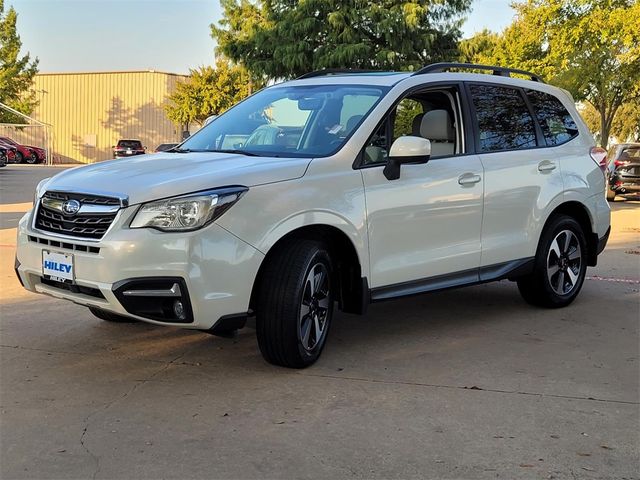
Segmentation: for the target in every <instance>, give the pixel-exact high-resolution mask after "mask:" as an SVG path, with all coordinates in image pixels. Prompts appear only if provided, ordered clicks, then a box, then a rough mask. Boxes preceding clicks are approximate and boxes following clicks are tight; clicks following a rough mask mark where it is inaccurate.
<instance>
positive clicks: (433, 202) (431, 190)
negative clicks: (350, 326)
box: [361, 88, 484, 300]
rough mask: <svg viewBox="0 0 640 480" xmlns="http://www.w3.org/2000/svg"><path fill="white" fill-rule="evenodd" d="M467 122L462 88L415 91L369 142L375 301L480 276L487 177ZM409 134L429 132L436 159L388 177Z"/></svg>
mask: <svg viewBox="0 0 640 480" xmlns="http://www.w3.org/2000/svg"><path fill="white" fill-rule="evenodd" d="M425 117H426V119H425ZM440 122H446V124H442V123H440ZM463 124H464V122H463V120H462V114H461V109H460V104H459V95H458V92H457V89H456V88H442V89H439V90H437V91H433V90H430V91H423V92H417V93H412V94H411V95H409V96H407V97H406V98H405V99H403V100H402V101H401V102H400V103H399V104H398V105H397V107H396V108H394V110H393V111H392V112H391V113H390V114H389V116H388V118H387V120H386V121H385V122H383V124H382V125H381V126H380V127H379V129H378V130H377V131H376V132H375V133H374V135H373V136H372V138H371V139H370V141H369V142H368V145H367V146H365V149H364V151H363V161H362V163H361V172H362V177H363V182H364V187H365V197H366V208H367V223H368V234H369V248H370V269H371V274H370V275H371V278H370V282H371V285H370V286H371V287H372V298H373V299H374V300H376V299H382V298H385V297H386V296H389V297H390V296H396V295H402V294H410V293H417V292H418V291H424V290H428V289H432V288H438V286H440V287H442V286H452V285H453V284H456V283H457V284H461V283H469V282H473V281H477V279H478V268H479V265H480V249H481V248H480V232H481V224H482V202H483V176H484V175H483V169H482V163H481V162H480V159H479V157H478V156H476V155H466V154H465V146H464V143H465V140H464V138H465V136H464V134H463V131H462V130H463V128H462V125H463ZM407 134H408V135H411V134H413V135H421V136H423V137H425V138H429V140H431V142H432V157H431V159H430V160H429V162H428V163H426V164H405V165H402V167H401V171H400V178H399V179H397V180H388V179H387V178H386V177H385V176H384V174H383V167H384V165H385V163H386V155H387V152H388V149H389V148H390V145H391V143H392V142H393V140H395V138H397V137H399V136H401V135H407ZM430 137H431V138H430ZM434 277H437V278H435V283H434V281H433V280H434ZM430 279H431V283H430V282H429V280H430ZM425 281H426V282H425ZM439 281H440V283H438V282H439ZM442 282H444V283H442ZM451 282H453V283H451ZM399 284H404V285H399ZM382 287H385V288H382ZM389 287H391V288H389ZM376 289H378V290H376Z"/></svg>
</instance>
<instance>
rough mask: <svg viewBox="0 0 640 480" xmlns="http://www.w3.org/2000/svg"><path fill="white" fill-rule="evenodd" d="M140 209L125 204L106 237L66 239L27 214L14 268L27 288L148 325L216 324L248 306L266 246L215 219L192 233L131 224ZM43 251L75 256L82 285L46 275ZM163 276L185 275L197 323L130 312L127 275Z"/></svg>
mask: <svg viewBox="0 0 640 480" xmlns="http://www.w3.org/2000/svg"><path fill="white" fill-rule="evenodd" d="M135 210H136V207H129V208H126V209H123V210H121V211H120V213H119V214H118V216H117V217H116V220H115V221H114V222H113V224H112V226H111V228H110V229H109V231H108V232H107V233H106V234H105V236H104V237H103V239H102V240H100V241H89V240H86V239H70V238H68V237H65V238H61V237H59V236H56V235H52V234H49V233H46V232H42V231H39V230H36V229H34V228H33V227H32V223H31V212H29V213H27V214H26V215H25V216H24V217H23V218H22V219H21V221H20V224H19V226H18V239H17V252H16V273H17V274H18V277H19V279H20V281H21V282H22V284H23V286H24V287H25V288H26V289H27V290H29V291H32V292H37V293H43V294H47V295H51V296H53V297H57V298H62V299H65V300H70V301H72V302H74V303H77V304H80V305H84V306H88V307H95V308H99V309H102V310H107V311H110V312H113V313H117V314H120V315H127V316H131V317H134V318H137V319H139V320H143V321H146V322H149V323H154V324H160V325H173V326H179V327H186V328H195V329H211V328H212V327H214V326H215V325H216V323H218V321H219V319H221V318H223V317H229V316H231V315H237V314H241V313H246V312H247V311H248V308H249V300H250V297H251V290H252V288H253V282H254V280H255V278H256V275H257V272H258V269H259V267H260V264H261V262H262V260H263V258H264V255H263V254H262V253H261V252H259V251H258V250H256V249H255V248H254V247H252V246H251V245H249V244H247V243H245V242H243V241H242V240H240V239H238V238H237V237H235V236H234V235H231V234H230V233H229V232H227V231H226V230H225V229H223V228H222V227H220V226H218V225H216V224H215V223H214V224H211V225H209V226H207V227H205V228H204V229H202V230H198V231H195V232H187V233H163V232H158V231H156V230H152V229H129V228H126V225H128V224H129V222H130V220H131V216H132V215H133V214H134V213H135ZM43 250H48V251H57V252H63V253H67V254H72V255H73V259H74V260H73V261H74V271H75V285H76V286H77V287H78V288H74V289H67V288H66V287H65V286H63V285H60V284H56V283H55V282H51V281H48V280H47V279H45V278H44V277H43V275H42V251H43ZM158 278H175V279H182V281H184V288H183V290H186V292H188V293H187V295H188V298H187V302H188V303H189V306H190V308H191V309H192V321H191V322H189V323H184V322H171V321H164V320H158V319H153V318H144V317H141V316H137V315H132V314H131V308H129V310H130V311H127V309H126V308H125V306H124V305H123V302H122V301H121V300H119V299H118V288H119V286H121V285H122V284H123V281H129V280H131V279H136V280H139V279H150V280H152V281H153V279H158ZM61 287H63V288H61ZM121 298H122V297H121Z"/></svg>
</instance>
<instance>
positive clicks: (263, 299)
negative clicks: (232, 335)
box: [256, 240, 334, 368]
mask: <svg viewBox="0 0 640 480" xmlns="http://www.w3.org/2000/svg"><path fill="white" fill-rule="evenodd" d="M268 262H269V263H268V264H267V265H265V270H264V271H263V273H262V275H261V280H260V284H259V290H258V299H257V309H256V335H257V337H258V345H259V347H260V351H261V352H262V356H263V357H264V358H265V360H266V361H267V362H269V363H272V364H274V365H280V366H283V367H290V368H305V367H308V366H309V365H311V364H313V363H314V362H315V361H316V360H317V359H318V357H320V354H321V353H322V349H323V347H324V345H325V343H326V339H327V334H328V331H329V327H330V326H331V317H332V315H333V299H334V292H333V284H334V277H333V265H332V262H331V257H330V255H329V252H328V250H327V248H326V247H325V246H324V244H323V243H321V242H318V241H314V240H291V241H289V242H287V243H286V244H284V245H283V246H282V248H280V249H279V250H278V251H277V252H276V253H275V254H274V256H273V257H271V258H270V259H269V260H268ZM314 285H315V287H314Z"/></svg>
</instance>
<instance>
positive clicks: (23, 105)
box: [0, 0, 38, 123]
mask: <svg viewBox="0 0 640 480" xmlns="http://www.w3.org/2000/svg"><path fill="white" fill-rule="evenodd" d="M17 20H18V14H17V13H16V11H15V9H14V8H13V7H10V8H9V10H8V11H6V12H5V8H4V0H0V102H1V103H4V104H5V105H8V106H10V107H11V108H14V109H15V110H18V111H19V112H22V113H24V114H26V115H29V114H31V112H32V111H33V109H34V108H35V106H36V105H37V101H36V96H35V92H34V91H33V90H32V87H33V78H34V76H35V75H36V73H38V59H37V58H36V59H35V60H33V61H32V60H31V57H30V55H29V54H28V53H27V54H26V55H23V56H20V49H21V48H22V42H21V41H20V36H19V35H18V32H17V30H16V23H17ZM0 122H1V123H24V120H23V119H22V118H21V117H19V116H17V115H14V114H12V113H9V112H6V111H4V110H0Z"/></svg>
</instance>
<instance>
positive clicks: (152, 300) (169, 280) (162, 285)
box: [113, 277, 193, 323]
mask: <svg viewBox="0 0 640 480" xmlns="http://www.w3.org/2000/svg"><path fill="white" fill-rule="evenodd" d="M175 284H178V286H179V287H180V293H179V295H175V296H162V295H157V294H154V293H153V292H150V295H148V296H145V295H144V293H143V292H144V291H170V290H171V289H172V287H173V286H174V285H175ZM135 291H138V292H140V293H139V294H138V295H125V294H124V292H135ZM113 293H114V295H115V296H116V298H117V299H118V301H119V302H120V304H121V305H122V306H123V307H124V309H125V310H126V311H127V312H129V313H130V314H132V315H136V316H138V317H142V318H148V319H149V320H156V321H158V322H167V323H193V310H192V309H191V301H190V300H189V291H188V290H187V284H186V282H185V281H184V279H182V278H180V277H141V278H130V279H127V280H121V281H119V282H117V283H115V284H114V285H113ZM176 302H180V303H181V304H182V311H183V315H182V318H180V317H179V316H178V315H177V314H176V309H175V304H176Z"/></svg>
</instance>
